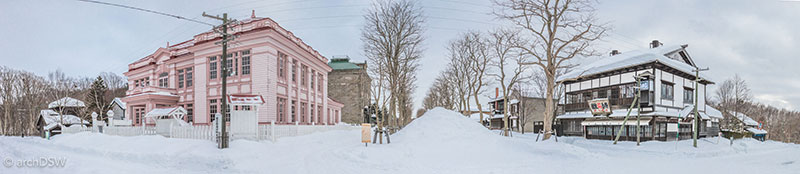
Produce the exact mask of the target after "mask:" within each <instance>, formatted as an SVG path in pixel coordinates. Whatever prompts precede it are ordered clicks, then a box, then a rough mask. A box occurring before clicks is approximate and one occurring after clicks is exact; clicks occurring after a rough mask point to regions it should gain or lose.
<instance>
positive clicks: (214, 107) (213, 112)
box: [208, 99, 218, 122]
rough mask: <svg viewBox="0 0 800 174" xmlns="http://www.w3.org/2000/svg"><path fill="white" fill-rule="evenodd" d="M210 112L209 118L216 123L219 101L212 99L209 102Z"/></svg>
mask: <svg viewBox="0 0 800 174" xmlns="http://www.w3.org/2000/svg"><path fill="white" fill-rule="evenodd" d="M208 110H209V112H208V113H209V117H211V122H214V120H215V119H217V117H216V115H217V111H218V110H217V99H211V100H209V101H208Z"/></svg>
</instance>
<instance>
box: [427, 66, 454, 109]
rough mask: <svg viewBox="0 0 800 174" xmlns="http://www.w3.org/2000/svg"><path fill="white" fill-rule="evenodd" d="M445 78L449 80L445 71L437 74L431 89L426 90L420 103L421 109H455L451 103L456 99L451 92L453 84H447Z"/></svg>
mask: <svg viewBox="0 0 800 174" xmlns="http://www.w3.org/2000/svg"><path fill="white" fill-rule="evenodd" d="M447 78H450V77H449V76H448V72H447V71H443V72H440V73H439V76H437V77H436V79H435V80H434V82H433V84H432V85H431V87H430V88H428V92H427V93H426V95H425V98H424V99H423V101H422V107H423V108H425V109H433V108H436V107H442V108H445V109H450V110H452V109H453V108H455V107H456V104H455V102H453V101H456V98H458V97H457V96H456V95H455V94H454V93H453V91H455V90H454V89H453V84H451V83H449V81H448V80H447Z"/></svg>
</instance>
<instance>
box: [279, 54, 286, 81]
mask: <svg viewBox="0 0 800 174" xmlns="http://www.w3.org/2000/svg"><path fill="white" fill-rule="evenodd" d="M278 77H280V78H281V79H286V54H283V53H281V52H278Z"/></svg>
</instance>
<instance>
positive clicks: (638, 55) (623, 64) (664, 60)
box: [556, 45, 711, 81]
mask: <svg viewBox="0 0 800 174" xmlns="http://www.w3.org/2000/svg"><path fill="white" fill-rule="evenodd" d="M684 47H685V46H681V45H665V46H660V47H657V48H652V49H640V50H634V51H629V52H626V53H622V54H618V55H614V56H606V57H602V58H600V59H597V60H594V61H589V62H586V63H584V64H582V65H580V66H578V67H576V68H575V69H574V70H573V71H571V72H569V73H566V74H564V75H562V76H560V77H558V79H556V81H564V80H567V79H573V78H578V77H584V76H589V75H596V74H600V73H604V72H609V71H613V70H617V69H622V68H628V67H634V66H638V65H643V64H648V63H653V62H658V63H661V64H664V65H666V66H669V67H671V68H674V69H676V70H678V71H681V72H684V73H687V74H695V73H694V72H692V70H695V69H696V68H695V67H694V66H692V65H691V64H693V63H694V61H692V60H691V59H690V58H688V54H686V53H685V54H686V56H687V59H688V62H685V61H678V60H675V59H673V58H670V57H667V55H672V54H673V53H676V52H678V51H684V52H685V50H684ZM700 78H703V79H705V80H706V81H711V80H710V79H709V78H708V77H706V76H705V75H703V74H700Z"/></svg>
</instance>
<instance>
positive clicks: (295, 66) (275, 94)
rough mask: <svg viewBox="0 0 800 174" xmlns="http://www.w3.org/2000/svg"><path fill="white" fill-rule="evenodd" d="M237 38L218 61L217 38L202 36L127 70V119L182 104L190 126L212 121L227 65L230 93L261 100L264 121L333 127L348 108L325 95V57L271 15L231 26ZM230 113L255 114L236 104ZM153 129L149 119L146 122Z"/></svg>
mask: <svg viewBox="0 0 800 174" xmlns="http://www.w3.org/2000/svg"><path fill="white" fill-rule="evenodd" d="M229 33H233V34H235V35H236V36H238V37H237V38H236V40H235V41H233V42H231V43H230V44H229V46H228V55H227V56H225V57H226V58H227V65H222V64H221V61H220V60H221V59H222V58H223V57H222V55H221V54H222V47H221V46H220V45H217V44H215V43H216V42H219V41H220V40H221V37H220V35H219V34H217V33H214V32H211V31H209V32H205V33H200V34H198V35H195V36H194V38H193V39H190V40H188V41H185V42H182V43H179V44H177V45H168V46H167V47H166V48H158V49H157V50H156V51H155V52H154V53H153V54H151V55H149V56H147V57H144V58H142V59H140V60H137V61H136V62H133V63H131V64H129V65H128V72H125V73H124V74H125V76H127V77H128V85H129V90H128V91H127V93H126V95H127V96H126V97H125V98H123V99H122V100H123V101H124V102H126V103H127V108H126V115H125V116H126V117H127V118H126V119H130V120H132V121H133V125H137V126H138V125H141V124H142V120H143V117H144V115H145V114H146V113H147V112H150V111H151V110H153V109H156V108H168V107H178V106H181V107H184V108H185V109H186V110H187V112H188V113H187V115H186V116H184V120H185V121H186V122H191V123H194V124H210V123H211V121H213V114H215V113H219V112H220V109H221V106H220V105H221V102H222V101H221V100H222V99H224V97H222V95H221V86H222V85H221V78H222V75H223V74H222V73H221V70H222V67H221V66H227V67H228V69H230V70H231V74H230V75H229V76H228V77H227V80H228V87H227V88H228V89H227V90H228V94H229V95H231V94H242V95H260V96H262V97H263V99H264V101H265V102H264V104H262V105H260V106H258V112H257V118H258V122H259V124H269V123H270V122H272V121H274V122H275V123H276V124H294V123H295V122H297V123H298V124H312V123H313V124H317V125H321V124H336V123H339V122H340V121H341V112H340V111H341V108H342V106H343V104H341V103H339V102H336V101H334V100H331V99H329V98H328V89H327V86H328V85H327V83H328V79H327V74H328V72H330V71H331V67H329V66H328V65H327V62H328V59H327V58H325V57H323V56H322V55H320V54H319V53H318V52H317V51H316V50H314V49H313V48H311V46H308V45H306V44H305V43H304V42H303V41H302V40H300V39H299V38H297V37H295V36H294V35H293V34H292V33H291V32H289V31H287V30H286V29H284V28H282V27H281V26H279V25H278V24H277V23H276V22H275V21H273V20H272V19H269V18H257V17H255V16H252V17H251V18H249V19H245V20H242V21H241V23H240V24H238V25H234V26H231V27H230V28H229ZM230 109H232V110H240V109H242V110H250V109H252V108H250V107H246V106H245V107H233V108H230ZM147 123H148V124H152V122H150V121H148V122H147Z"/></svg>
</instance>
